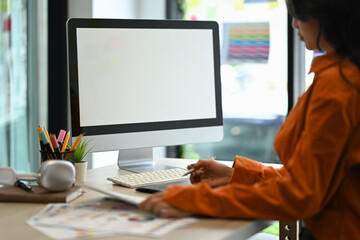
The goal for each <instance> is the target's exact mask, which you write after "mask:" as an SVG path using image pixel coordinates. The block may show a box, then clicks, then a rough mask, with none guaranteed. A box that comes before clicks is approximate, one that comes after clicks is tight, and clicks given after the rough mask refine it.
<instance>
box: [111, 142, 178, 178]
mask: <svg viewBox="0 0 360 240" xmlns="http://www.w3.org/2000/svg"><path fill="white" fill-rule="evenodd" d="M118 167H119V168H120V169H124V170H127V171H131V172H136V173H142V172H151V171H157V170H164V169H172V168H175V167H171V166H166V165H156V164H155V162H154V159H153V150H152V148H139V149H128V150H120V151H119V156H118Z"/></svg>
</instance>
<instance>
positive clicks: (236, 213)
mask: <svg viewBox="0 0 360 240" xmlns="http://www.w3.org/2000/svg"><path fill="white" fill-rule="evenodd" d="M341 69H342V73H343V74H344V75H345V76H346V78H347V79H348V80H349V81H350V82H351V84H352V85H350V84H349V83H348V82H347V81H345V80H344V79H343V78H342V75H341V73H340V71H339V59H338V57H337V55H335V54H326V55H323V56H320V57H317V58H316V59H315V60H314V63H313V65H312V68H311V71H313V72H314V73H315V77H314V82H313V84H312V85H311V86H310V88H309V89H308V90H307V91H306V93H304V95H303V96H302V97H301V98H299V101H298V103H297V104H296V106H295V107H294V109H293V110H292V111H291V113H290V114H289V116H288V117H287V119H286V121H285V122H284V124H283V126H282V127H281V128H280V129H279V131H278V134H277V136H276V138H275V143H274V147H275V150H276V152H277V154H278V156H279V158H280V159H281V161H282V163H283V167H282V168H280V169H274V168H272V167H269V166H264V165H263V164H261V163H259V162H256V161H253V160H250V159H247V158H244V157H240V156H236V159H235V161H234V173H233V176H232V179H231V181H230V182H229V184H227V185H226V186H222V187H218V188H211V187H210V186H208V185H207V184H205V183H199V184H196V185H192V186H171V187H169V188H168V189H167V191H166V192H165V194H164V197H163V199H164V201H166V202H168V203H170V204H172V205H174V206H176V207H178V208H180V209H183V210H188V211H192V212H195V213H199V214H204V215H208V216H214V217H224V218H250V219H254V218H257V219H276V220H289V221H293V220H298V219H301V220H304V221H305V223H306V225H307V226H308V228H309V230H310V232H311V233H312V234H313V235H314V236H315V237H316V238H317V239H319V240H321V239H360V124H359V121H360V94H359V93H358V92H357V91H356V90H355V88H354V86H355V87H356V88H357V89H360V71H359V69H358V68H357V67H356V66H355V65H353V64H352V63H351V62H350V61H349V60H348V59H343V61H342V62H341Z"/></svg>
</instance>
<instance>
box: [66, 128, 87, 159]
mask: <svg viewBox="0 0 360 240" xmlns="http://www.w3.org/2000/svg"><path fill="white" fill-rule="evenodd" d="M82 136H83V134H80V135H79V136H78V137H77V138H76V140H75V142H74V144H73V145H72V146H71V149H70V151H74V150H75V149H76V147H77V145H78V144H79V142H80V140H81V138H82ZM70 156H71V153H68V154H67V155H66V157H65V160H69V158H70Z"/></svg>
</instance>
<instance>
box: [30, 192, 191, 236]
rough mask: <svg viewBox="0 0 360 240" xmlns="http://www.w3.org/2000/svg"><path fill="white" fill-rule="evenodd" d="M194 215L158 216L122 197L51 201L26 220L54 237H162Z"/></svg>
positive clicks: (187, 221)
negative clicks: (76, 202)
mask: <svg viewBox="0 0 360 240" xmlns="http://www.w3.org/2000/svg"><path fill="white" fill-rule="evenodd" d="M195 222H196V220H195V219H193V218H182V219H176V218H158V217H156V216H155V215H153V214H151V213H147V212H143V211H141V210H139V209H137V207H136V206H134V205H133V204H129V203H125V202H123V201H120V200H114V199H102V200H97V201H90V202H85V203H80V204H75V205H71V204H48V205H47V206H46V207H45V208H44V209H43V210H42V211H40V212H39V213H38V214H36V215H35V216H33V217H32V218H30V219H29V220H28V221H27V223H28V224H29V225H30V226H32V227H34V228H35V229H37V230H39V231H41V232H42V233H44V234H46V235H47V236H49V237H51V238H53V239H59V240H60V239H61V240H65V239H79V238H81V239H86V238H90V237H106V236H111V235H115V234H123V235H137V236H145V237H160V236H163V235H165V234H167V233H169V232H171V231H173V230H175V229H178V228H181V227H184V226H186V225H188V224H192V223H195Z"/></svg>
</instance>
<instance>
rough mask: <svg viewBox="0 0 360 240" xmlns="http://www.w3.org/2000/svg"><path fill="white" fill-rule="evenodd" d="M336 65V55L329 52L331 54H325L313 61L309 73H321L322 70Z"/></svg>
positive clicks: (337, 61)
mask: <svg viewBox="0 0 360 240" xmlns="http://www.w3.org/2000/svg"><path fill="white" fill-rule="evenodd" d="M338 63H339V57H338V55H337V54H336V52H331V53H327V54H324V55H321V56H318V57H316V58H315V59H314V61H313V63H312V65H311V68H310V71H309V73H311V72H314V73H318V72H321V71H322V70H324V69H326V68H328V67H330V66H332V65H335V64H338Z"/></svg>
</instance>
